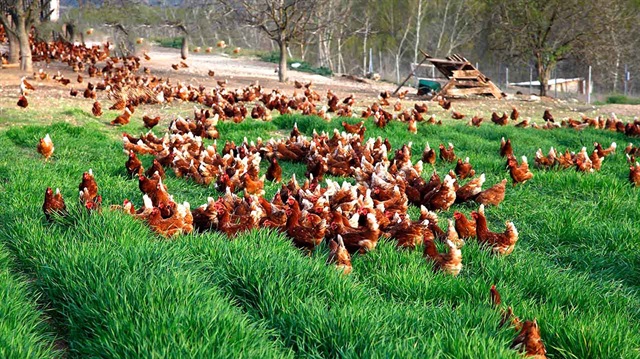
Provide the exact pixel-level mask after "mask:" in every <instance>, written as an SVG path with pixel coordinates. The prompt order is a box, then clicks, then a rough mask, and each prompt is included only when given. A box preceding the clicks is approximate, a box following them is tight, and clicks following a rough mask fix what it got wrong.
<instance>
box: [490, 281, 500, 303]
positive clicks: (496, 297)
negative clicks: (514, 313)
mask: <svg viewBox="0 0 640 359" xmlns="http://www.w3.org/2000/svg"><path fill="white" fill-rule="evenodd" d="M489 291H490V292H491V306H492V307H494V308H498V307H499V306H500V303H502V300H501V299H500V293H499V292H498V289H497V288H496V285H495V284H493V285H491V289H490V290H489Z"/></svg>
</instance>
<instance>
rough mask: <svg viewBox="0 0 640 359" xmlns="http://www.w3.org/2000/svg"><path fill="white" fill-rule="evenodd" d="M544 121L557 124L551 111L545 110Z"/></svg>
mask: <svg viewBox="0 0 640 359" xmlns="http://www.w3.org/2000/svg"><path fill="white" fill-rule="evenodd" d="M542 119H543V120H545V121H550V122H555V121H554V120H553V115H552V114H551V111H550V110H548V109H547V110H544V114H543V115H542Z"/></svg>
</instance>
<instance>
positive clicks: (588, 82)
mask: <svg viewBox="0 0 640 359" xmlns="http://www.w3.org/2000/svg"><path fill="white" fill-rule="evenodd" d="M587 103H588V104H590V103H591V66H589V76H588V77H587Z"/></svg>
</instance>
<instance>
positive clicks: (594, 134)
mask: <svg viewBox="0 0 640 359" xmlns="http://www.w3.org/2000/svg"><path fill="white" fill-rule="evenodd" d="M357 121H359V119H352V120H349V122H351V123H355V122H357ZM274 122H275V123H276V124H277V125H278V127H280V128H283V129H286V128H291V127H292V126H293V123H294V122H297V123H298V127H299V128H300V130H301V131H303V132H305V133H307V134H310V133H311V132H312V131H313V129H314V128H315V129H317V130H318V131H320V130H325V131H330V132H331V131H332V129H333V128H334V127H338V128H341V126H340V122H339V121H334V122H331V123H327V122H325V121H322V120H320V119H315V118H306V119H302V118H300V117H296V116H288V117H287V116H282V117H278V118H276V119H275V120H274ZM366 126H367V132H366V136H367V137H377V136H381V137H382V138H389V140H390V142H391V144H392V145H393V148H394V149H396V148H398V147H399V146H401V145H402V144H405V143H409V142H412V143H413V146H412V148H413V151H412V152H413V160H414V163H415V162H417V161H418V160H419V159H420V158H421V155H422V151H423V149H424V145H425V144H426V143H427V142H429V143H430V145H431V147H432V148H437V146H438V144H440V143H445V144H446V143H447V142H452V143H453V144H454V145H455V151H456V155H457V156H458V157H461V158H464V157H469V158H470V162H471V163H472V164H473V166H474V168H475V170H476V172H477V173H478V174H480V173H485V175H486V177H487V181H486V182H485V185H484V187H485V188H487V187H489V186H492V185H493V184H495V183H497V182H499V181H500V180H502V179H503V178H507V179H508V184H507V193H506V199H505V201H504V202H503V203H502V204H501V205H500V207H499V208H497V209H495V210H494V209H490V208H489V209H488V214H489V217H488V220H489V226H490V228H493V229H496V230H498V229H504V221H505V220H512V221H514V223H515V224H516V227H517V228H518V229H519V230H520V234H521V242H519V243H518V245H521V244H525V245H527V244H528V243H531V244H532V245H531V246H530V247H529V248H531V249H533V250H535V251H536V252H538V253H537V254H536V255H543V256H545V257H548V258H552V259H553V261H557V262H558V263H559V264H561V265H562V266H567V267H571V268H572V269H574V270H577V271H584V272H587V273H589V274H590V275H592V277H593V279H594V280H600V279H602V278H605V279H608V280H615V281H620V282H623V283H625V284H627V288H628V289H631V290H633V291H634V292H636V291H637V289H638V287H639V286H640V253H638V252H637V251H636V250H633V249H634V248H639V247H640V225H638V224H639V223H640V211H638V210H637V204H638V203H639V202H640V191H638V189H636V188H633V187H632V186H631V185H630V184H629V182H628V175H629V166H628V165H627V163H626V159H625V156H624V151H623V149H624V147H625V146H626V144H627V143H629V142H632V143H634V144H635V145H636V146H638V145H640V140H638V139H631V138H628V137H626V136H624V135H622V134H619V133H615V132H610V131H602V130H592V129H586V130H584V131H575V130H573V129H558V130H551V131H543V130H534V129H518V128H514V127H500V126H495V125H493V124H487V125H483V126H482V127H480V128H475V127H470V126H466V125H465V124H464V123H462V122H454V123H453V124H451V123H449V124H448V125H444V126H431V125H421V126H419V127H418V134H417V135H412V134H411V133H409V132H408V131H407V130H406V125H405V124H402V123H397V122H392V123H391V124H390V125H389V126H387V127H386V128H385V129H379V128H377V127H376V126H375V125H374V124H373V123H372V122H371V121H366ZM501 137H505V138H510V139H511V140H512V143H513V147H514V151H515V155H516V157H518V160H519V161H520V160H521V159H520V156H522V155H526V156H527V157H528V160H529V164H530V167H531V170H532V171H533V172H534V178H533V179H532V180H531V181H529V182H527V183H526V184H524V185H518V186H516V187H512V186H511V179H510V178H509V173H508V171H507V170H505V163H506V160H505V159H503V158H501V157H500V156H499V154H498V150H499V148H500V138H501ZM594 141H598V142H600V143H601V144H602V145H603V147H608V146H609V145H610V144H611V142H613V141H615V142H617V144H618V151H617V153H616V154H615V155H613V156H609V157H606V158H605V159H604V162H603V165H602V170H601V171H600V172H596V173H592V174H584V173H577V172H576V171H575V169H568V170H563V171H559V170H553V171H541V170H537V169H535V168H534V158H535V156H534V155H535V152H536V150H537V149H538V148H539V147H541V148H542V149H543V152H544V153H545V154H546V153H547V152H548V150H549V147H551V146H553V147H555V148H556V149H557V150H558V151H562V152H564V150H565V149H570V150H572V151H576V152H577V151H579V150H580V148H581V147H582V146H586V147H587V150H588V151H589V153H591V151H592V149H593V143H594ZM390 156H393V154H391V155H390ZM454 168H455V163H452V164H448V163H443V162H442V161H440V160H439V159H438V161H437V163H436V166H435V169H436V170H437V172H438V173H439V174H440V176H441V178H443V177H444V176H445V175H446V173H447V172H448V171H449V170H450V169H454ZM431 171H432V169H431V166H429V165H425V172H426V173H424V176H425V177H428V176H430V174H431ZM464 182H465V181H463V183H464ZM475 209H477V205H475V204H474V203H470V204H463V205H454V206H453V207H452V208H451V210H449V211H447V212H444V213H443V214H441V215H440V217H441V223H440V225H441V226H442V227H446V219H447V218H452V217H453V215H452V214H453V211H455V210H458V211H461V212H463V213H465V214H467V215H468V213H469V212H470V211H471V210H475ZM412 212H415V210H414V211H412ZM516 248H517V247H516Z"/></svg>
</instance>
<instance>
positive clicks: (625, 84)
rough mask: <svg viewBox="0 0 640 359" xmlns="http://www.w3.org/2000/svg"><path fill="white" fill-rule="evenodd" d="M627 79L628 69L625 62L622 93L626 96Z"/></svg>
mask: <svg viewBox="0 0 640 359" xmlns="http://www.w3.org/2000/svg"><path fill="white" fill-rule="evenodd" d="M628 81H629V71H628V70H627V64H625V65H624V95H625V96H627V82H628Z"/></svg>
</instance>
